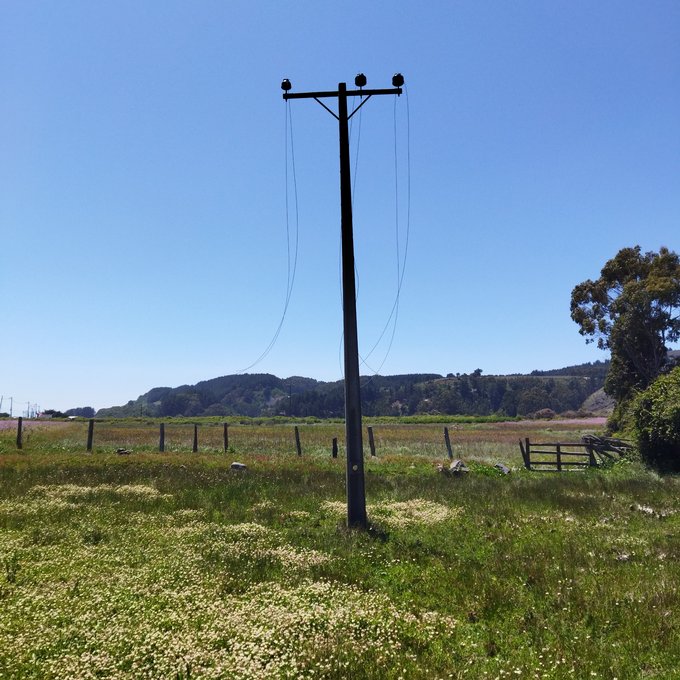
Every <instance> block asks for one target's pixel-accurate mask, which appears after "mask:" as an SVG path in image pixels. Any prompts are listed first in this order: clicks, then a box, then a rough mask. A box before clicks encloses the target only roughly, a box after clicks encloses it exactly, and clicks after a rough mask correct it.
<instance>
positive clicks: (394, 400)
mask: <svg viewBox="0 0 680 680" xmlns="http://www.w3.org/2000/svg"><path fill="white" fill-rule="evenodd" d="M608 366H609V362H601V361H596V362H594V363H588V364H581V365H579V366H570V367H568V368H563V369H556V370H554V371H534V372H533V373H532V374H530V375H482V371H481V370H479V369H478V370H476V371H474V372H473V373H471V374H457V375H453V374H449V375H448V376H447V377H444V376H441V375H438V374H432V373H423V374H420V373H416V374H407V375H392V376H380V375H375V376H367V377H365V378H363V379H362V389H361V396H362V408H363V413H364V415H366V416H391V415H395V416H398V415H416V414H447V415H448V414H450V415H457V414H465V415H491V414H500V415H506V416H517V415H529V414H532V413H535V412H537V411H541V410H543V409H551V410H553V411H555V412H556V413H563V412H565V411H578V410H579V409H580V408H581V406H582V404H583V402H584V401H585V400H586V398H587V397H589V396H590V395H591V394H593V393H594V392H596V391H597V390H599V389H600V388H601V387H602V385H603V384H604V379H605V377H606V374H607V369H608ZM139 415H146V416H157V417H164V418H167V417H173V416H188V417H195V416H228V415H231V416H235V415H240V416H252V417H258V416H276V415H285V416H302V417H305V416H315V417H319V418H331V417H342V416H343V415H344V387H343V382H342V381H337V382H320V381H317V380H313V379H312V378H303V377H299V376H293V377H290V378H285V379H284V378H277V377H276V376H274V375H270V374H267V373H257V374H245V375H227V376H223V377H221V378H213V379H212V380H205V381H203V382H199V383H197V384H196V385H182V386H180V387H174V388H171V387H155V388H154V389H152V390H150V391H149V392H147V393H146V394H143V395H141V396H140V397H138V398H137V399H135V400H133V401H129V402H128V403H127V404H125V405H124V406H114V407H111V408H105V409H100V410H99V411H98V412H97V416H98V417H126V416H139Z"/></svg>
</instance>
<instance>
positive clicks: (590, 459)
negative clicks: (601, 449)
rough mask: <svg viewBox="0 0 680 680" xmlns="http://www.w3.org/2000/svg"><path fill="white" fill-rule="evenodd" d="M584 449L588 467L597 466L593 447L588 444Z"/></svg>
mask: <svg viewBox="0 0 680 680" xmlns="http://www.w3.org/2000/svg"><path fill="white" fill-rule="evenodd" d="M586 451H588V462H589V463H590V467H597V459H596V458H595V449H593V447H592V446H591V445H588V446H587V447H586Z"/></svg>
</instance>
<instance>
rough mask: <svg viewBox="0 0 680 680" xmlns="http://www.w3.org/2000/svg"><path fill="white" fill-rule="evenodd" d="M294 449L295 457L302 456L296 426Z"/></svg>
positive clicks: (298, 432) (296, 427) (298, 431)
mask: <svg viewBox="0 0 680 680" xmlns="http://www.w3.org/2000/svg"><path fill="white" fill-rule="evenodd" d="M295 448H296V449H297V455H298V456H301V455H302V446H301V445H300V430H298V426H297V425H296V426H295Z"/></svg>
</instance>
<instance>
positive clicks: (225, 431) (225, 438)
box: [224, 423, 229, 453]
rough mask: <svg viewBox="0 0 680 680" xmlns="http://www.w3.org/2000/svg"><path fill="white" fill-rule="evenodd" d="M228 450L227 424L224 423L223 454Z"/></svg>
mask: <svg viewBox="0 0 680 680" xmlns="http://www.w3.org/2000/svg"><path fill="white" fill-rule="evenodd" d="M228 450H229V423H224V452H225V453H226V452H227V451H228Z"/></svg>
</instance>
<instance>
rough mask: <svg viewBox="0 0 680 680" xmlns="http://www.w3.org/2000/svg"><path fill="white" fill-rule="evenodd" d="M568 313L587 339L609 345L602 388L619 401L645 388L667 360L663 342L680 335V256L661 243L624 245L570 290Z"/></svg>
mask: <svg viewBox="0 0 680 680" xmlns="http://www.w3.org/2000/svg"><path fill="white" fill-rule="evenodd" d="M571 318H572V319H573V320H574V321H575V322H576V323H577V324H578V325H579V333H581V335H583V336H586V342H587V343H589V342H595V341H597V346H598V347H599V348H600V349H609V350H610V352H611V365H610V368H609V373H608V374H607V378H606V380H605V385H604V389H605V392H607V394H609V395H610V396H612V397H614V399H616V400H617V401H618V402H623V401H627V400H629V399H630V398H631V397H632V396H633V394H634V392H635V391H636V390H642V389H645V388H646V387H647V386H648V385H650V384H651V383H652V381H653V380H654V379H655V378H656V377H657V376H658V375H659V374H660V372H661V370H662V369H663V368H664V366H665V365H666V364H667V361H668V357H667V355H668V347H667V343H672V342H676V341H677V340H678V338H680V260H679V258H678V255H677V254H676V253H674V252H672V251H670V250H668V248H665V247H662V248H660V249H659V252H658V253H656V252H647V253H642V252H641V250H640V246H635V247H634V248H623V249H622V250H620V251H619V252H618V253H617V254H616V256H615V257H614V258H612V259H611V260H609V261H608V262H607V263H606V264H605V265H604V267H603V268H602V271H601V273H600V278H598V279H596V280H595V281H591V280H590V279H589V280H587V281H584V282H583V283H580V284H579V285H578V286H576V287H575V288H574V290H573V291H572V293H571Z"/></svg>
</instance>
